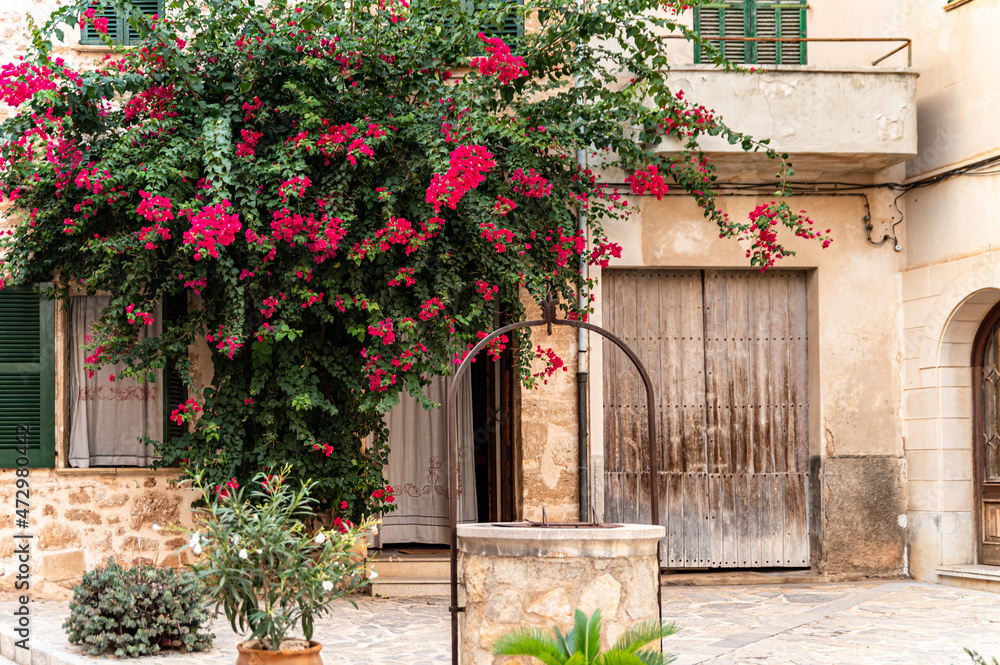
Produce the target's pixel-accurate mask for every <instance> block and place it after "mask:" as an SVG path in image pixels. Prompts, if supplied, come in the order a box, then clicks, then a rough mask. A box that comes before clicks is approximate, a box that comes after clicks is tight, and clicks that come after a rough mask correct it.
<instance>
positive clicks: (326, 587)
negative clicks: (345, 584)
mask: <svg viewBox="0 0 1000 665" xmlns="http://www.w3.org/2000/svg"><path fill="white" fill-rule="evenodd" d="M323 591H333V582H331V581H330V580H323Z"/></svg>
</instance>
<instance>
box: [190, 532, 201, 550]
mask: <svg viewBox="0 0 1000 665" xmlns="http://www.w3.org/2000/svg"><path fill="white" fill-rule="evenodd" d="M200 541H201V536H199V535H198V532H197V531H195V532H194V533H192V534H191V540H189V541H188V547H191V548H195V547H200V545H199V543H200Z"/></svg>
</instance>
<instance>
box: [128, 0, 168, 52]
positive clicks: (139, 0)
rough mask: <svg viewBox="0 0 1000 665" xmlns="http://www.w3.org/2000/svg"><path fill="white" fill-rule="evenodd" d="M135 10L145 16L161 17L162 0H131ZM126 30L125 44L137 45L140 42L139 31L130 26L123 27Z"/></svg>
mask: <svg viewBox="0 0 1000 665" xmlns="http://www.w3.org/2000/svg"><path fill="white" fill-rule="evenodd" d="M132 2H133V4H134V5H135V8H136V9H138V10H139V11H141V12H142V13H143V14H146V15H147V16H152V15H153V14H157V15H160V16H162V15H163V0H132ZM125 27H127V28H128V41H127V42H126V43H127V44H137V43H139V42H140V41H141V37H140V35H139V31H138V30H136V29H135V28H133V27H132V26H131V25H127V26H125Z"/></svg>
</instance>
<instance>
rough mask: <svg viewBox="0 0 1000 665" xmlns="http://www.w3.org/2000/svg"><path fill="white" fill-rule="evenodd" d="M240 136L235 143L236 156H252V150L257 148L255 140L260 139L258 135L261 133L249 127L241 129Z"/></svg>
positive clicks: (260, 135)
mask: <svg viewBox="0 0 1000 665" xmlns="http://www.w3.org/2000/svg"><path fill="white" fill-rule="evenodd" d="M240 136H241V137H242V138H243V140H242V141H240V142H239V143H237V144H236V156H237V157H253V156H254V150H255V149H256V148H257V142H258V141H260V137H262V136H263V134H262V133H261V132H255V131H252V130H249V129H241V130H240Z"/></svg>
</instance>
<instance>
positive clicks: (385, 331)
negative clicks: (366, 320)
mask: <svg viewBox="0 0 1000 665" xmlns="http://www.w3.org/2000/svg"><path fill="white" fill-rule="evenodd" d="M368 334H369V335H371V336H372V337H379V338H381V339H382V344H384V345H386V346H388V345H390V344H392V343H393V342H395V341H396V333H395V332H394V331H393V329H392V319H389V318H385V319H382V320H381V321H379V322H378V324H377V325H373V326H368Z"/></svg>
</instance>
